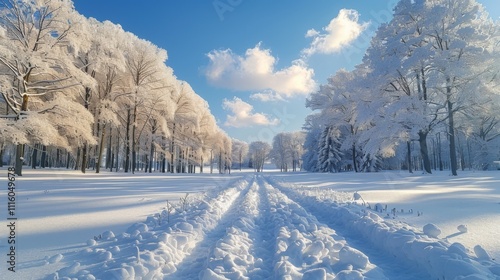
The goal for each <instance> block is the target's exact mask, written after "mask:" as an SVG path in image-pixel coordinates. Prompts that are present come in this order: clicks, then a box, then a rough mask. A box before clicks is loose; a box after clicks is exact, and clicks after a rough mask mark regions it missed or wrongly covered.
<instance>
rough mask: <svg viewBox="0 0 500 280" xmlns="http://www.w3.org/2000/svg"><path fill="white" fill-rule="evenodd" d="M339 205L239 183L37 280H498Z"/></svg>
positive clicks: (460, 251)
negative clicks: (45, 279)
mask: <svg viewBox="0 0 500 280" xmlns="http://www.w3.org/2000/svg"><path fill="white" fill-rule="evenodd" d="M345 196H346V194H342V193H336V192H334V191H331V192H325V191H324V190H318V189H314V188H310V189H309V190H307V191H306V190H301V189H299V188H296V187H295V186H294V185H292V184H285V183H281V182H277V181H276V180H275V179H273V178H272V177H271V178H264V177H263V176H262V175H249V176H247V177H245V178H244V179H241V180H239V181H237V182H233V183H229V184H228V185H226V186H224V187H221V188H219V189H214V190H213V191H210V192H208V193H206V194H205V195H204V196H201V195H199V196H196V197H194V198H193V199H192V200H190V201H189V203H187V204H186V205H184V206H182V205H177V210H176V211H172V213H171V215H170V217H169V218H167V217H168V215H167V214H168V213H167V212H166V211H167V210H164V211H163V212H162V213H161V214H157V215H153V216H150V217H148V219H147V220H146V221H145V223H137V224H134V225H132V226H131V227H130V228H129V229H128V230H127V231H126V232H125V233H123V234H119V235H117V236H115V235H114V233H112V232H104V233H103V234H102V235H101V236H100V237H99V238H98V240H97V241H94V240H89V241H88V246H87V247H86V248H84V249H83V250H81V251H78V252H73V253H67V254H64V255H55V256H53V257H51V258H49V259H47V260H46V262H47V264H49V263H61V264H64V265H63V266H64V268H63V269H60V270H58V271H57V272H56V273H54V274H52V275H49V276H48V277H47V279H54V278H55V277H59V278H62V277H73V278H78V279H207V280H208V279H338V280H342V279H353V280H357V279H360V280H361V279H412V280H413V279H462V278H460V277H462V276H469V278H467V279H500V265H499V264H498V263H495V262H492V261H489V260H485V259H481V258H480V257H475V256H472V255H471V254H470V252H467V251H466V250H465V249H464V248H463V246H461V244H448V243H447V242H445V241H443V240H440V239H433V238H430V237H428V236H426V235H424V234H423V233H419V232H417V230H416V229H414V228H412V227H410V226H408V225H406V224H403V223H400V222H393V221H392V220H385V219H382V218H380V217H379V216H378V215H377V214H375V213H373V212H371V211H369V210H367V209H366V208H364V207H361V206H359V205H355V204H353V203H352V201H349V199H348V198H346V197H345ZM337 200H339V201H341V203H340V202H339V203H337ZM181 208H185V209H181ZM181 210H182V211H181Z"/></svg>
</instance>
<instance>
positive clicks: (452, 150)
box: [303, 0, 500, 175]
mask: <svg viewBox="0 0 500 280" xmlns="http://www.w3.org/2000/svg"><path fill="white" fill-rule="evenodd" d="M499 35H500V29H499V22H498V21H494V20H492V19H491V18H490V17H489V16H488V14H487V12H486V11H485V10H484V8H483V6H482V5H480V4H479V3H477V2H476V1H474V0H468V1H455V0H453V1H449V0H437V1H425V0H401V1H399V3H398V4H397V5H396V6H395V8H394V14H393V18H392V19H391V20H390V22H388V23H384V24H382V25H381V26H380V27H379V28H378V30H377V31H376V33H375V35H374V37H373V38H372V40H371V43H370V46H369V48H368V49H367V51H366V53H365V55H364V57H363V60H362V62H361V63H360V64H358V65H357V66H356V67H354V69H353V70H350V71H348V70H345V69H343V70H340V71H338V72H337V73H335V74H334V75H333V76H331V77H330V78H329V79H328V82H327V83H326V84H324V85H322V86H321V87H320V89H319V90H318V91H317V92H315V93H313V94H312V95H311V96H310V97H309V98H308V99H307V101H306V106H307V107H308V108H310V109H312V110H314V112H313V113H312V114H311V115H309V116H308V117H307V119H306V123H305V125H304V128H305V130H306V131H307V135H306V139H305V144H304V147H305V150H306V151H305V153H304V157H303V160H304V168H305V169H306V170H309V171H318V172H339V171H342V170H354V171H356V172H358V171H372V170H380V169H382V168H385V169H401V168H404V169H407V170H409V171H410V172H412V170H414V169H421V170H423V171H424V172H426V173H432V169H435V170H438V169H439V170H443V168H447V167H448V168H449V169H450V170H451V173H452V175H457V170H458V169H460V168H462V169H465V168H471V169H472V168H473V169H490V168H492V167H493V161H495V160H499V159H500V137H499V136H500V116H499V112H500V89H499V81H500V80H499V71H500V63H499V57H500V52H499V48H500V36H499Z"/></svg>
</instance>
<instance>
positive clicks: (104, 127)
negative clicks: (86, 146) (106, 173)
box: [95, 125, 108, 173]
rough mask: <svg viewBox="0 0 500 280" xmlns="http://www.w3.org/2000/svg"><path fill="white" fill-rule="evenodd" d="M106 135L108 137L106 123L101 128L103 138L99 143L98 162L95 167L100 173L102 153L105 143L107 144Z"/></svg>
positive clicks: (96, 171)
mask: <svg viewBox="0 0 500 280" xmlns="http://www.w3.org/2000/svg"><path fill="white" fill-rule="evenodd" d="M105 137H106V125H103V126H102V129H101V140H100V143H99V153H98V154H97V164H96V167H95V173H99V172H100V171H101V164H102V153H103V151H104V144H105V143H104V141H105V139H106V138H105ZM106 161H108V159H106Z"/></svg>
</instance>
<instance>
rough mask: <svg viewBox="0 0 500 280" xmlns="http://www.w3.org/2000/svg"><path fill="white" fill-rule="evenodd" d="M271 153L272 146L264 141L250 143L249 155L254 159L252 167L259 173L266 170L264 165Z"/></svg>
mask: <svg viewBox="0 0 500 280" xmlns="http://www.w3.org/2000/svg"><path fill="white" fill-rule="evenodd" d="M270 151H271V145H269V144H268V143H266V142H263V141H255V142H252V143H250V146H249V154H250V157H251V159H252V166H253V168H254V169H255V171H257V172H262V171H263V170H264V163H265V161H266V159H267V158H268V156H269V152H270Z"/></svg>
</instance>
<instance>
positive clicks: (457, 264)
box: [267, 179, 500, 280]
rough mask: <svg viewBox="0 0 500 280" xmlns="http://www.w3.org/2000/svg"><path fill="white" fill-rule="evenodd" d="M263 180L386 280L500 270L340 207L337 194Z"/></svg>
mask: <svg viewBox="0 0 500 280" xmlns="http://www.w3.org/2000/svg"><path fill="white" fill-rule="evenodd" d="M267 180H268V181H269V182H272V183H273V185H274V186H275V187H277V188H278V189H280V190H282V191H283V192H285V193H286V194H287V195H288V196H290V197H292V198H293V199H295V200H296V201H297V202H298V203H300V204H301V205H306V207H307V209H308V210H309V211H311V213H313V214H314V215H315V216H316V217H318V218H319V219H320V220H321V221H323V222H325V223H326V224H328V225H329V226H331V227H332V228H335V229H336V230H337V231H338V232H339V233H341V234H343V235H344V236H348V237H349V238H348V241H349V242H350V243H352V244H355V245H359V246H360V247H359V249H361V250H363V252H364V253H366V254H367V255H369V256H370V259H371V260H375V263H376V264H377V265H379V267H380V268H382V269H384V270H385V271H387V272H389V273H386V274H387V275H388V276H392V277H391V279H396V277H397V279H497V280H498V279H500V264H498V263H496V262H494V261H492V260H490V259H485V258H482V257H481V256H474V255H473V253H471V252H469V251H468V250H467V249H466V248H465V247H464V246H463V245H462V244H460V243H453V244H450V243H448V242H447V241H446V240H443V239H437V238H431V237H429V236H427V235H425V234H423V233H422V232H420V231H419V230H417V229H415V228H413V227H411V226H409V225H407V224H405V223H400V222H396V221H392V220H384V219H382V218H381V217H380V216H378V215H377V214H376V213H374V212H372V211H370V210H368V209H366V208H364V207H360V206H358V205H355V204H347V205H346V204H344V205H340V204H339V203H337V201H336V198H335V196H337V195H338V194H333V196H334V198H331V197H328V195H325V192H324V191H323V190H320V191H318V190H314V189H313V188H308V190H306V191H304V190H302V191H297V190H296V189H297V188H296V187H295V186H293V185H291V184H288V185H287V184H282V183H279V182H275V181H274V180H273V179H267ZM285 185H286V187H285ZM294 189H295V190H294ZM340 196H342V194H340Z"/></svg>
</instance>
